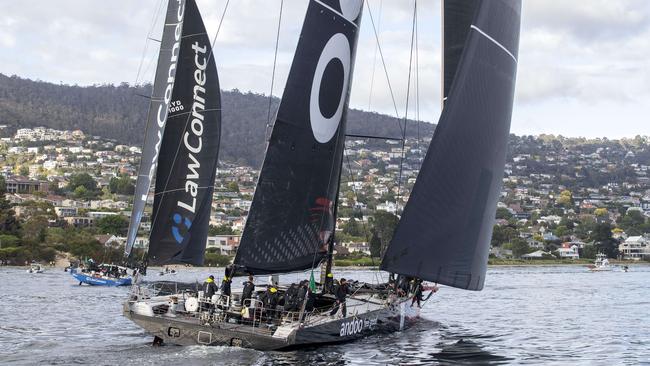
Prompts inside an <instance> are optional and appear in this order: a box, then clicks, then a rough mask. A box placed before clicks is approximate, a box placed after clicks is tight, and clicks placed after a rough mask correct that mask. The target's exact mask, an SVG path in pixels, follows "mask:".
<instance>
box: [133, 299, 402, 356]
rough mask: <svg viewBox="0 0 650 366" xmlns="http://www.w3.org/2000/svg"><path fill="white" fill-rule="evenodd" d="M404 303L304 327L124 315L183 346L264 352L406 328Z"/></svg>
mask: <svg viewBox="0 0 650 366" xmlns="http://www.w3.org/2000/svg"><path fill="white" fill-rule="evenodd" d="M403 304H404V305H402V306H392V307H391V306H389V307H383V308H381V309H378V310H373V311H369V312H367V313H364V314H357V315H356V316H348V317H346V318H342V319H338V318H337V319H323V321H322V322H320V323H319V324H314V325H310V326H305V327H301V328H295V329H294V328H290V327H286V328H283V327H279V328H277V329H275V330H269V329H266V328H265V327H264V325H262V327H261V328H260V327H256V328H253V327H250V326H245V325H241V324H234V323H227V322H221V323H213V324H207V323H206V324H201V323H200V322H199V321H198V320H197V319H182V318H173V317H167V316H148V315H140V314H136V313H135V312H133V311H130V310H129V306H128V303H127V304H126V305H125V311H124V315H125V316H126V317H128V318H129V319H131V320H132V321H133V322H135V323H136V324H138V325H139V326H141V327H142V328H144V329H145V330H146V331H147V332H148V333H150V334H151V335H153V336H155V337H158V338H160V339H162V341H163V342H164V343H166V344H175V345H181V346H190V345H209V346H238V347H245V348H253V349H257V350H261V351H269V350H286V349H291V348H298V347H305V346H314V345H322V344H328V343H340V342H348V341H352V340H355V339H358V338H362V337H366V336H370V335H373V334H376V333H382V332H392V331H397V330H399V329H401V328H404V327H405V326H407V325H408V324H409V322H411V321H412V318H413V316H414V315H413V314H408V312H407V311H402V310H401V308H402V307H403V308H404V309H405V310H406V308H408V305H406V303H403Z"/></svg>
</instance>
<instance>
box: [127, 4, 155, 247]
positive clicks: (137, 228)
mask: <svg viewBox="0 0 650 366" xmlns="http://www.w3.org/2000/svg"><path fill="white" fill-rule="evenodd" d="M163 1H164V0H160V2H159V3H158V9H157V10H156V11H155V12H154V18H153V21H152V23H151V27H150V28H149V34H147V37H150V36H151V32H153V27H154V25H155V24H156V22H157V21H158V15H159V13H160V9H161V8H162V4H163ZM148 43H149V42H147V41H146V40H145V44H144V49H143V51H142V58H141V59H140V66H139V67H138V73H137V75H136V80H135V82H134V85H137V83H138V78H139V77H140V68H141V67H142V61H143V60H144V57H145V53H146V50H147V45H148ZM151 94H152V96H153V88H152V90H151ZM150 113H151V98H150V99H149V108H148V110H147V120H146V121H147V123H146V124H145V127H144V136H147V131H149V127H150V126H149V125H150V123H149V114H150ZM145 140H146V139H143V141H142V147H143V148H144V145H145ZM141 166H142V154H140V162H139V163H138V173H140V167H141ZM141 178H142V176H141V175H138V177H137V178H136V180H135V186H136V187H137V186H138V181H139V180H140V179H141ZM150 189H151V185H149V187H147V193H149V190H150ZM132 206H133V207H132V208H131V210H134V209H135V202H134V204H133V205H132ZM133 213H134V211H132V214H133ZM140 223H141V222H140ZM140 223H138V225H137V227H136V228H135V236H136V237H137V235H138V230H139V229H140ZM130 228H131V222H130V220H129V229H130ZM128 240H129V239H128V238H127V243H126V246H125V250H126V248H127V247H129V242H128ZM134 245H135V237H134V239H133V243H132V244H131V245H130V248H131V249H129V255H128V256H129V257H130V256H131V253H132V251H133V246H134ZM143 258H144V257H143Z"/></svg>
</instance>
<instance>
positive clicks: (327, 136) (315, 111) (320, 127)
mask: <svg viewBox="0 0 650 366" xmlns="http://www.w3.org/2000/svg"><path fill="white" fill-rule="evenodd" d="M335 58H337V59H339V60H340V61H341V64H342V65H343V88H342V90H341V98H340V100H339V104H338V107H337V109H336V112H335V113H334V114H333V115H332V116H331V117H330V118H327V117H325V116H323V112H322V111H321V109H320V104H319V98H320V89H321V87H320V86H321V83H322V82H323V81H324V80H323V73H324V72H325V68H326V67H327V65H328V64H329V62H330V61H331V60H333V59H335ZM349 75H350V43H349V42H348V38H347V37H346V36H344V35H343V34H341V33H337V34H335V35H333V36H332V38H330V40H329V41H328V42H327V44H326V45H325V47H324V48H323V52H322V53H321V55H320V58H319V59H318V65H316V71H315V72H314V80H313V81H312V84H311V96H310V99H309V119H310V121H311V130H312V132H313V134H314V138H316V141H318V142H320V143H322V144H324V143H326V142H328V141H329V140H331V139H332V136H334V133H335V132H336V129H337V128H338V126H339V122H341V116H342V115H343V105H344V104H345V103H344V102H345V97H346V95H347V90H348V81H349ZM325 82H327V80H325Z"/></svg>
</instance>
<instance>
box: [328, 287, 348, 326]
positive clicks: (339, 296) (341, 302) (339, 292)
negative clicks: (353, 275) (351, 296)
mask: <svg viewBox="0 0 650 366" xmlns="http://www.w3.org/2000/svg"><path fill="white" fill-rule="evenodd" d="M348 293H349V288H348V282H347V281H346V280H345V278H341V280H340V281H339V286H338V288H337V289H336V292H335V293H334V294H335V296H336V304H335V305H334V308H333V309H332V311H331V312H330V316H332V315H334V314H336V313H337V312H338V311H339V307H340V308H341V314H343V317H344V318H345V316H346V314H347V309H346V307H345V298H346V297H347V295H348Z"/></svg>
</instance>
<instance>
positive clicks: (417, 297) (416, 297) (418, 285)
mask: <svg viewBox="0 0 650 366" xmlns="http://www.w3.org/2000/svg"><path fill="white" fill-rule="evenodd" d="M422 290H423V288H422V280H421V279H415V280H413V300H411V307H413V304H414V303H415V302H416V301H417V302H418V308H421V307H422V305H420V301H422Z"/></svg>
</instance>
